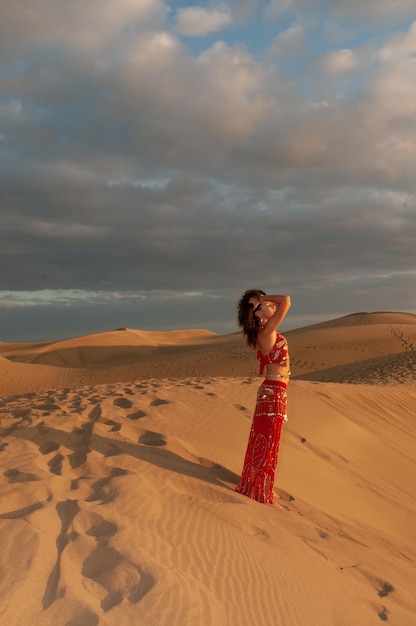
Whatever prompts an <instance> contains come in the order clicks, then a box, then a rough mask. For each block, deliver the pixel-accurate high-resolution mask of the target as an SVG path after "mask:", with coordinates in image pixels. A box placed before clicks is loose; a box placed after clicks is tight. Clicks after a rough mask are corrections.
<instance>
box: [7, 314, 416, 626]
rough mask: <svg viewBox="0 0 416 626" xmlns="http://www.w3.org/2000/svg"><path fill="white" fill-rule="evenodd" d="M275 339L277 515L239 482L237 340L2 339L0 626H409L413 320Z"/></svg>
mask: <svg viewBox="0 0 416 626" xmlns="http://www.w3.org/2000/svg"><path fill="white" fill-rule="evenodd" d="M285 335H286V337H287V339H288V341H289V346H290V350H291V355H292V372H293V377H292V380H291V383H290V386H289V394H288V396H289V397H288V415H289V421H288V423H287V424H286V425H285V427H284V431H283V435H282V443H281V451H280V461H279V468H278V473H277V480H276V493H277V495H278V496H279V502H280V503H281V505H282V506H283V508H282V509H279V508H276V507H273V506H269V505H264V504H259V503H257V502H254V501H252V500H250V499H248V498H246V497H244V496H242V495H240V494H237V493H236V492H235V491H234V487H235V485H236V483H237V482H238V478H239V474H240V471H241V466H242V462H243V456H244V452H245V447H246V443H247V437H248V432H249V428H250V423H251V417H252V411H253V408H254V402H255V395H256V391H257V387H258V385H259V383H260V382H261V379H259V378H258V377H257V376H256V370H257V364H256V361H255V358H254V355H253V352H252V351H251V350H249V349H248V348H247V347H246V346H244V343H243V340H242V337H241V336H240V334H232V335H228V336H218V335H215V334H214V333H211V332H208V331H204V330H189V331H181V332H179V331H172V332H170V333H161V332H159V333H157V332H146V331H142V330H135V329H118V330H114V331H110V332H107V333H100V334H96V335H89V336H87V337H79V338H76V339H71V340H62V341H59V342H53V343H37V344H29V343H28V344H10V343H0V394H1V399H0V428H1V434H2V438H1V444H0V466H1V471H0V480H1V486H2V491H1V493H2V498H1V505H0V534H1V545H2V551H1V560H0V564H1V576H0V586H1V589H0V598H1V600H0V616H1V623H3V624H8V625H10V626H11V625H13V626H14V625H16V626H17V625H19V626H32V625H35V624H36V625H39V626H46V625H48V626H49V625H50V626H60V625H65V626H95V625H100V626H101V625H102V626H109V625H116V626H124V625H126V626H127V625H128V626H132V625H133V626H136V625H137V626H253V625H254V624H256V625H260V626H367V625H368V626H371V625H373V624H374V625H375V626H377V625H378V624H380V623H381V622H388V623H389V624H391V625H392V626H412V624H415V623H416V620H415V615H416V599H415V592H414V590H415V588H416V567H415V560H416V542H415V539H416V531H415V526H416V497H415V496H416V487H415V484H416V481H415V478H416V446H415V439H416V384H415V373H416V315H411V314H405V313H372V314H370V313H360V314H356V315H352V316H347V317H345V318H341V319H338V320H332V321H330V322H326V323H323V324H318V325H314V326H310V327H307V328H303V329H299V330H294V331H289V332H287V333H285Z"/></svg>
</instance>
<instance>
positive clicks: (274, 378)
mask: <svg viewBox="0 0 416 626" xmlns="http://www.w3.org/2000/svg"><path fill="white" fill-rule="evenodd" d="M289 308H290V298H289V296H266V294H265V293H264V291H261V289H250V290H248V291H246V292H245V293H244V294H243V295H242V297H241V299H240V301H239V303H238V323H239V325H240V326H241V327H242V329H243V334H244V336H245V338H246V341H247V344H248V345H249V346H251V347H253V348H257V358H258V360H259V361H260V374H263V372H264V370H266V376H265V380H264V381H263V383H262V384H261V385H260V388H259V390H258V393H257V402H256V409H255V412H254V417H253V422H252V425H251V431H250V436H249V440H248V444H247V451H246V456H245V459H244V466H243V471H242V474H241V479H240V482H239V484H238V485H237V487H236V491H238V492H239V493H242V494H244V495H245V496H248V497H249V498H253V499H254V500H257V501H258V502H266V503H268V504H273V485H274V477H275V470H276V466H277V460H278V454H279V442H280V433H281V430H282V424H283V422H284V421H287V417H286V389H287V383H288V382H289V376H290V363H289V351H288V345H287V341H286V339H285V338H284V337H283V336H282V335H280V334H279V333H278V332H277V328H278V327H279V325H280V323H281V322H282V320H283V319H284V317H285V316H286V313H287V312H288V310H289Z"/></svg>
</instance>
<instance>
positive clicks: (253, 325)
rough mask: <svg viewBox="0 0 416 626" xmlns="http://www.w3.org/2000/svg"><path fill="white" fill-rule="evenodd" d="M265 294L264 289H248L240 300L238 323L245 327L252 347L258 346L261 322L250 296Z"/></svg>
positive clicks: (248, 342)
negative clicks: (255, 313) (255, 312)
mask: <svg viewBox="0 0 416 626" xmlns="http://www.w3.org/2000/svg"><path fill="white" fill-rule="evenodd" d="M265 295H266V294H265V292H264V291H263V290H262V289H248V290H247V291H245V292H244V293H243V295H242V296H241V298H240V300H239V302H238V317H237V319H238V325H239V326H241V328H242V329H243V335H244V336H245V338H246V341H247V345H248V346H250V347H252V348H255V347H256V344H257V333H258V332H259V325H260V324H259V319H258V318H257V317H256V316H255V315H254V313H253V311H254V307H253V305H252V304H251V303H250V302H249V300H250V298H260V296H265Z"/></svg>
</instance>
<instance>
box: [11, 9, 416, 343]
mask: <svg viewBox="0 0 416 626" xmlns="http://www.w3.org/2000/svg"><path fill="white" fill-rule="evenodd" d="M0 61H1V67H0V341H5V342H14V341H17V342H24V341H54V340H57V339H64V338H70V337H75V336H80V335H85V334H90V333H96V332H97V333H98V332H103V331H107V330H113V329H115V328H120V327H129V328H136V329H142V330H163V331H164V330H175V329H184V328H185V329H186V328H205V329H209V330H212V331H214V332H216V333H219V334H228V333H232V332H236V331H237V330H238V328H237V325H236V319H235V318H236V303H237V301H238V299H239V296H240V295H241V293H242V292H243V291H245V290H246V289H249V288H253V287H256V288H261V289H263V290H264V291H266V292H267V293H277V294H289V295H290V296H291V299H292V307H291V310H290V312H289V314H288V316H287V318H286V320H285V321H284V324H283V325H282V327H281V328H282V330H284V329H285V328H287V329H291V328H299V327H303V326H307V325H309V324H313V323H316V322H321V321H325V320H328V319H333V318H336V317H340V316H343V315H348V314H350V313H356V312H363V311H369V312H370V311H406V312H416V301H415V278H416V253H415V250H416V246H415V242H416V199H415V198H416V196H415V192H416V10H415V0H366V1H365V2H363V1H362V0H267V1H261V0H229V1H223V2H184V1H177V2H173V1H172V2H169V1H165V0H117V2H114V0H83V1H80V0H72V1H71V2H62V1H61V0H13V1H11V0H7V1H6V2H5V3H4V4H3V6H2V18H1V20H0Z"/></svg>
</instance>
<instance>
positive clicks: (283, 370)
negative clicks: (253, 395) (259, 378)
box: [264, 363, 290, 383]
mask: <svg viewBox="0 0 416 626" xmlns="http://www.w3.org/2000/svg"><path fill="white" fill-rule="evenodd" d="M264 369H265V378H266V379H267V380H281V381H282V382H284V383H288V382H289V377H290V367H289V364H288V363H284V364H282V365H278V364H277V363H267V364H266V365H265V368H264Z"/></svg>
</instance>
